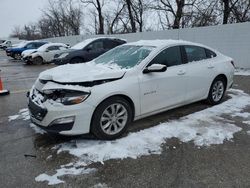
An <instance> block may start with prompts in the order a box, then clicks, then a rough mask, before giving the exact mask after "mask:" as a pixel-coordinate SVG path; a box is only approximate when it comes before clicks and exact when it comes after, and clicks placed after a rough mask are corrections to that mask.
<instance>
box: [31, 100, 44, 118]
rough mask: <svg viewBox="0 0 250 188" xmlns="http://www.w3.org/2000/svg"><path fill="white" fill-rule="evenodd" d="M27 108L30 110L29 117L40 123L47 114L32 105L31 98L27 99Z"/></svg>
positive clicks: (35, 105)
mask: <svg viewBox="0 0 250 188" xmlns="http://www.w3.org/2000/svg"><path fill="white" fill-rule="evenodd" d="M28 108H29V110H30V113H31V116H32V117H33V118H35V119H37V120H39V121H42V120H43V118H44V117H45V116H46V114H47V109H45V108H42V107H41V106H39V105H37V104H36V103H34V102H33V101H32V100H31V98H29V104H28Z"/></svg>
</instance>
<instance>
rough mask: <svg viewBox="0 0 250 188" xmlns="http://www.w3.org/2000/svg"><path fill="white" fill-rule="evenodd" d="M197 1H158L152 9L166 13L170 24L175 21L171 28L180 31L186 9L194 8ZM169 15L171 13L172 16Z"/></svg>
mask: <svg viewBox="0 0 250 188" xmlns="http://www.w3.org/2000/svg"><path fill="white" fill-rule="evenodd" d="M195 1H196V0H175V1H170V0H157V4H156V5H154V6H153V7H152V8H153V9H155V10H159V11H162V12H164V13H165V16H166V18H167V20H168V22H169V23H170V20H173V22H172V24H171V28H173V29H178V28H180V26H181V19H182V18H183V15H184V8H185V7H188V6H189V7H190V6H193V5H194V3H195ZM168 13H170V16H169V14H168ZM169 17H171V18H169Z"/></svg>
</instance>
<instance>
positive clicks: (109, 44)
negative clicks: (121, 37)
mask: <svg viewBox="0 0 250 188" xmlns="http://www.w3.org/2000/svg"><path fill="white" fill-rule="evenodd" d="M118 45H119V43H118V42H116V41H113V40H105V41H104V48H105V49H112V48H114V47H116V46H118Z"/></svg>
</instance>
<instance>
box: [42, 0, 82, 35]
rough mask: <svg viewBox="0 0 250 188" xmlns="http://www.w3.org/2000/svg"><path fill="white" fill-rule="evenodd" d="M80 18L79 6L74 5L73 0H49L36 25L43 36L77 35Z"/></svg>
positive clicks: (80, 22) (80, 23)
mask: <svg viewBox="0 0 250 188" xmlns="http://www.w3.org/2000/svg"><path fill="white" fill-rule="evenodd" d="M81 19H82V10H81V7H78V6H76V5H74V2H73V0H64V1H58V0H49V6H48V7H47V8H45V9H44V10H43V16H42V18H41V19H40V20H39V22H38V27H39V28H40V30H41V34H42V36H43V37H57V36H68V35H79V34H80V27H81V25H82V20H81Z"/></svg>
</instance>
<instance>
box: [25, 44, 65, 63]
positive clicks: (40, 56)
mask: <svg viewBox="0 0 250 188" xmlns="http://www.w3.org/2000/svg"><path fill="white" fill-rule="evenodd" d="M68 48H69V46H68V45H66V44H63V43H48V44H45V45H43V46H41V47H40V48H38V49H37V50H35V51H34V52H32V53H30V54H28V55H27V56H26V57H24V60H25V62H26V63H27V64H43V63H50V62H51V61H52V60H53V59H54V56H55V55H56V54H58V53H60V52H61V51H64V50H67V49H68Z"/></svg>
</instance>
